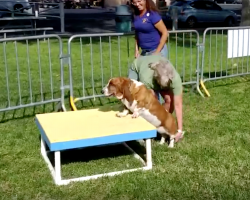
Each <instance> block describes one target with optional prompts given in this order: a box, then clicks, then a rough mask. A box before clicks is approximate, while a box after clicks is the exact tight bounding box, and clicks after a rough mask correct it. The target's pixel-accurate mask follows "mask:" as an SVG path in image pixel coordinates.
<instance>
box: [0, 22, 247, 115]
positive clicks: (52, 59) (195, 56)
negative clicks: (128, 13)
mask: <svg viewBox="0 0 250 200" xmlns="http://www.w3.org/2000/svg"><path fill="white" fill-rule="evenodd" d="M249 29H250V27H237V28H219V29H218V28H209V29H206V30H205V32H204V33H203V40H202V41H200V36H199V33H198V32H197V31H195V30H188V31H170V33H169V39H168V41H167V47H168V58H169V59H170V60H171V62H172V63H173V64H174V66H175V67H176V69H177V71H178V72H179V73H180V76H181V78H182V81H183V85H184V86H186V85H190V86H191V87H196V88H197V91H198V92H199V93H200V94H201V95H202V96H204V95H203V93H202V92H201V91H200V87H199V86H200V85H201V86H203V89H204V90H205V92H207V90H206V88H205V86H204V82H207V81H213V80H218V79H223V78H229V77H235V76H242V75H246V74H249V67H248V63H249V52H250V51H249V50H250V45H249V38H250V37H249V36H250V33H249ZM242 38H243V39H244V40H245V42H244V40H243V39H242ZM134 41H135V40H134V36H133V35H131V34H123V33H113V34H110V33H107V34H87V35H86V34H85V35H74V36H72V37H71V38H69V39H68V40H65V41H63V40H62V39H61V38H60V37H59V36H58V35H41V36H31V37H18V38H6V39H0V55H1V58H0V59H1V62H0V67H1V71H0V77H1V81H0V86H1V94H0V112H4V111H9V110H15V109H20V108H25V107H32V106H37V105H42V104H47V103H60V106H61V108H62V109H63V110H66V108H65V101H64V100H65V98H66V96H65V93H66V91H67V92H69V96H70V99H69V100H70V104H71V107H72V108H73V110H77V106H76V105H75V103H76V102H77V101H80V100H84V101H81V102H86V101H89V100H91V99H95V98H99V97H102V96H103V95H102V94H101V89H102V87H103V86H104V85H106V83H107V81H108V80H109V79H110V78H111V77H114V76H127V75H128V68H129V66H130V63H131V62H132V61H133V59H134ZM63 47H65V48H64V51H65V52H63ZM207 95H209V93H208V92H207ZM103 99H108V98H103ZM104 101H106V100H104Z"/></svg>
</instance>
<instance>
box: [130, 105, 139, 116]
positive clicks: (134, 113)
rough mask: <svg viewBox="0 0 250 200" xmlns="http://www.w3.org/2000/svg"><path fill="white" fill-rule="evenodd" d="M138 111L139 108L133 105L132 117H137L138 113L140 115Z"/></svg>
mask: <svg viewBox="0 0 250 200" xmlns="http://www.w3.org/2000/svg"><path fill="white" fill-rule="evenodd" d="M139 111H140V108H138V107H137V106H135V108H134V112H133V114H132V118H137V117H139V115H140V113H139Z"/></svg>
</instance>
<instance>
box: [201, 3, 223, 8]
mask: <svg viewBox="0 0 250 200" xmlns="http://www.w3.org/2000/svg"><path fill="white" fill-rule="evenodd" d="M204 4H205V6H206V9H208V10H221V8H220V7H219V6H218V5H216V4H215V3H213V2H204Z"/></svg>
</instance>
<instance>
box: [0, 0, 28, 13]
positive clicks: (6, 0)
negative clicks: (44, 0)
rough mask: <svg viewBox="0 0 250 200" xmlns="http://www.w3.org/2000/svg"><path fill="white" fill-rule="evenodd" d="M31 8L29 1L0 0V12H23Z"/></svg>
mask: <svg viewBox="0 0 250 200" xmlns="http://www.w3.org/2000/svg"><path fill="white" fill-rule="evenodd" d="M30 8H31V5H30V3H29V0H0V10H4V11H5V10H10V11H13V10H17V11H21V12H22V11H23V10H28V9H30Z"/></svg>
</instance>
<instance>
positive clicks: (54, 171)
mask: <svg viewBox="0 0 250 200" xmlns="http://www.w3.org/2000/svg"><path fill="white" fill-rule="evenodd" d="M124 145H125V146H126V147H127V148H128V149H129V150H130V151H131V152H133V154H134V157H135V158H137V159H139V160H140V161H141V162H142V164H143V165H144V167H140V168H135V169H128V170H122V171H115V172H109V173H104V174H97V175H91V176H85V177H79V178H73V179H67V180H62V177H61V152H60V151H55V152H54V155H55V167H53V166H52V164H51V162H50V160H49V158H48V156H47V151H46V145H45V142H44V140H43V138H42V137H41V154H42V156H43V158H44V160H45V162H46V163H47V165H48V167H49V169H50V172H51V175H52V177H53V179H54V181H55V184H56V185H67V184H69V183H70V182H73V181H86V180H91V179H96V178H101V177H105V176H114V175H117V174H122V173H126V172H132V171H137V170H150V169H152V150H151V139H147V140H146V154H147V155H146V163H145V162H144V160H143V159H142V158H141V157H140V156H139V155H138V154H137V153H136V152H134V150H133V149H132V148H130V147H129V146H128V145H127V144H126V143H124ZM145 165H146V166H145Z"/></svg>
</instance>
